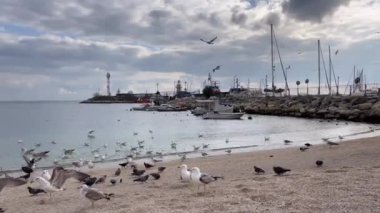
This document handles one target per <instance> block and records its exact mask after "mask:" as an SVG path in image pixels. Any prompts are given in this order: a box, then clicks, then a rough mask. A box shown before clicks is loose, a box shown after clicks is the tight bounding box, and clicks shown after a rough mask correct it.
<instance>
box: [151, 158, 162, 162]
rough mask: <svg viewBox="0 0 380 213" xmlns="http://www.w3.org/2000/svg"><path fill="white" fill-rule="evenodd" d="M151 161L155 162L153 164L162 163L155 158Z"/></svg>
mask: <svg viewBox="0 0 380 213" xmlns="http://www.w3.org/2000/svg"><path fill="white" fill-rule="evenodd" d="M152 161H153V162H155V163H158V162H162V160H161V159H157V158H152Z"/></svg>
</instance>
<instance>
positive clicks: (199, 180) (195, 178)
mask: <svg viewBox="0 0 380 213" xmlns="http://www.w3.org/2000/svg"><path fill="white" fill-rule="evenodd" d="M217 179H223V177H219V176H211V175H208V174H205V173H201V171H200V169H199V168H198V167H193V168H192V169H191V175H190V180H191V182H193V183H194V184H196V185H198V191H199V185H201V184H203V191H204V192H205V191H206V185H207V184H210V183H212V182H214V181H216V180H217Z"/></svg>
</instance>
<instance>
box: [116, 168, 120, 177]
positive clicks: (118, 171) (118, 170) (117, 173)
mask: <svg viewBox="0 0 380 213" xmlns="http://www.w3.org/2000/svg"><path fill="white" fill-rule="evenodd" d="M120 174H121V169H120V168H117V169H116V171H115V176H119V175H120Z"/></svg>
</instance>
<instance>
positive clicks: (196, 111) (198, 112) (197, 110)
mask: <svg viewBox="0 0 380 213" xmlns="http://www.w3.org/2000/svg"><path fill="white" fill-rule="evenodd" d="M190 112H191V114H193V115H195V116H200V115H204V114H206V113H207V112H208V110H207V109H205V108H203V107H195V109H193V110H191V111H190Z"/></svg>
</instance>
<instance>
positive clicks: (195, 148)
mask: <svg viewBox="0 0 380 213" xmlns="http://www.w3.org/2000/svg"><path fill="white" fill-rule="evenodd" d="M193 148H194V151H198V150H199V149H200V148H201V146H195V145H193Z"/></svg>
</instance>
